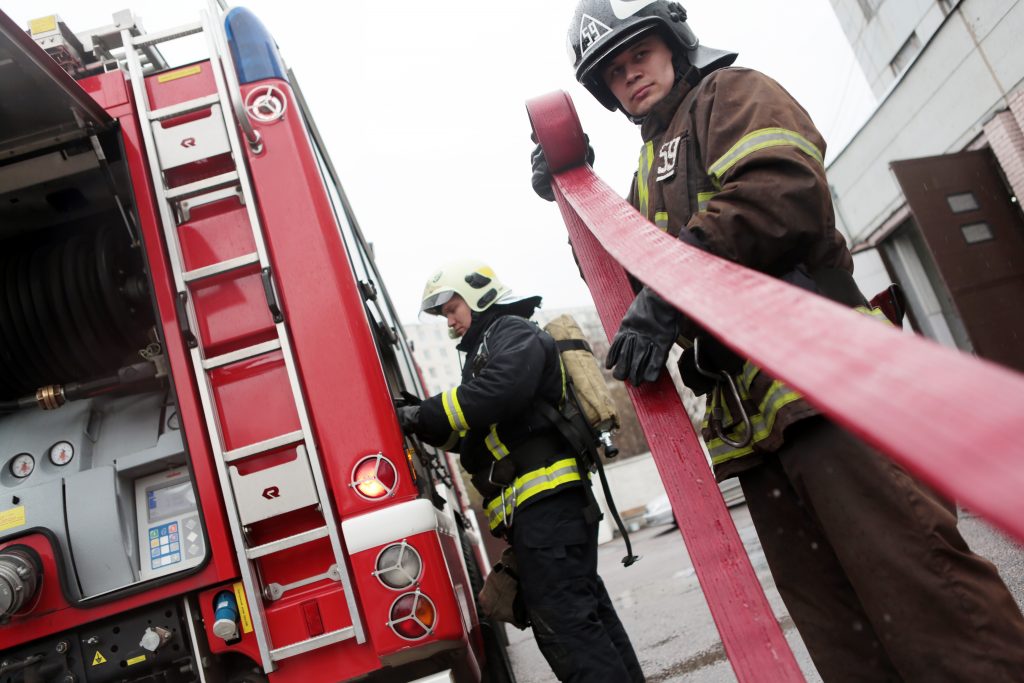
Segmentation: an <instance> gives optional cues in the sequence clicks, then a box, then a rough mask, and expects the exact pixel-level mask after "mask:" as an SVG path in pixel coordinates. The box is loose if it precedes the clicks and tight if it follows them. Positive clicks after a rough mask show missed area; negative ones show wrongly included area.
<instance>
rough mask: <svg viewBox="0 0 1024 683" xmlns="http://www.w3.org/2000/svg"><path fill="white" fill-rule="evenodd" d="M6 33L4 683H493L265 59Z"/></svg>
mask: <svg viewBox="0 0 1024 683" xmlns="http://www.w3.org/2000/svg"><path fill="white" fill-rule="evenodd" d="M0 22H2V26H0V27H2V29H3V39H4V43H3V44H2V46H0V48H2V51H3V52H4V53H5V54H4V55H2V56H5V57H8V65H7V66H4V67H0V69H4V70H5V71H0V79H2V83H3V86H2V87H3V88H4V89H5V90H6V91H7V97H8V101H11V99H10V98H11V97H12V96H15V97H16V98H17V101H18V102H19V107H18V112H19V113H17V114H4V116H5V117H6V120H5V121H4V123H5V130H7V131H9V133H8V135H7V136H6V139H5V140H3V145H4V148H3V149H2V151H0V154H2V156H0V200H2V206H3V208H0V215H2V216H4V219H3V221H2V223H0V291H2V292H3V294H2V295H0V345H2V348H3V349H4V350H3V353H2V354H0V387H2V390H0V448H2V451H0V460H2V462H0V496H2V498H0V615H2V616H3V617H4V622H5V623H3V625H0V652H2V655H0V681H3V682H6V681H11V682H12V683H16V682H20V681H51V680H53V681H65V682H66V681H90V682H99V681H122V680H154V681H158V680H159V681H219V680H224V681H243V680H254V681H257V680H266V679H269V680H271V681H275V682H276V681H281V682H287V683H292V682H298V681H302V683H318V682H320V681H322V682H324V683H327V682H335V681H340V680H348V679H351V678H358V677H362V676H369V677H370V678H371V679H374V680H376V678H375V677H380V678H381V680H411V679H412V678H416V677H419V676H427V675H434V674H438V672H442V676H443V678H442V679H441V680H448V678H449V676H452V675H454V676H456V677H457V678H459V679H465V680H473V679H477V678H479V675H480V670H481V666H482V665H483V662H484V658H483V657H482V655H481V653H482V650H483V648H484V643H485V640H486V642H487V643H489V644H490V645H494V642H495V641H494V639H493V638H487V639H485V638H484V637H483V635H482V633H481V628H480V624H479V622H478V620H477V616H476V607H475V602H474V595H475V592H476V588H478V587H479V586H478V585H476V586H474V585H473V584H474V583H476V584H478V583H479V571H478V569H479V566H481V565H482V566H486V559H485V558H484V557H483V556H482V555H480V554H479V553H480V550H479V542H478V538H477V537H476V528H475V524H474V523H473V519H472V516H471V515H472V513H468V514H467V512H466V511H467V507H466V505H465V497H464V496H462V495H460V492H459V489H458V488H457V487H456V486H454V485H453V484H454V482H453V481H452V478H451V476H450V474H449V472H450V471H451V470H450V469H449V464H448V462H447V461H446V460H445V456H444V454H441V453H436V452H434V451H432V450H430V449H425V448H423V447H421V446H420V445H419V444H414V443H407V442H406V441H404V440H403V437H402V434H401V431H400V430H399V429H398V425H397V421H396V419H395V415H394V408H393V397H395V396H398V395H400V393H401V392H402V391H407V392H412V393H415V394H419V395H422V393H423V389H422V383H421V381H420V380H419V378H418V376H417V373H416V370H415V367H414V365H413V362H412V359H411V355H410V353H409V349H408V346H407V343H406V342H405V340H404V336H403V334H402V332H401V329H400V326H399V325H398V322H397V319H396V317H395V315H394V311H393V310H391V305H390V301H389V300H388V298H387V295H386V292H385V291H384V289H383V286H382V284H381V282H380V278H379V274H378V272H377V270H376V267H375V266H374V264H373V261H372V255H371V253H370V249H369V246H368V245H367V244H366V242H365V241H364V239H363V237H362V234H361V232H360V230H359V226H358V224H357V223H356V222H355V219H354V216H352V214H351V210H350V207H349V205H348V202H347V199H346V198H345V196H344V192H343V190H342V189H341V187H340V185H338V184H337V179H336V178H335V174H334V169H333V167H332V165H331V163H330V159H329V157H328V156H327V155H326V154H325V153H324V150H323V146H322V144H321V143H320V140H319V135H318V133H317V131H316V128H315V126H314V125H313V123H312V120H311V118H310V117H309V115H308V111H307V110H306V107H305V104H304V102H303V101H302V98H301V93H300V92H299V91H298V89H297V85H296V84H295V83H294V77H293V76H292V75H291V74H290V73H288V72H286V70H285V69H284V67H283V62H282V61H281V60H280V57H279V56H278V54H277V51H276V45H275V44H274V43H273V40H272V38H270V36H269V34H267V33H266V31H265V29H263V27H262V26H261V25H260V24H259V22H258V21H257V20H256V19H255V17H253V16H252V15H251V14H250V13H248V12H246V11H244V10H239V9H236V10H232V11H231V12H229V13H228V14H227V15H226V17H224V18H223V26H224V27H225V28H226V30H225V28H222V18H221V15H220V12H219V10H217V9H216V8H213V7H211V9H210V11H209V12H207V13H205V14H204V20H203V21H202V22H200V23H198V24H196V25H194V26H190V27H184V28H183V29H177V30H173V31H168V32H163V33H160V34H144V33H142V32H141V30H139V29H138V27H137V23H136V22H135V21H134V19H133V18H132V17H130V15H128V14H126V13H122V14H119V15H118V16H117V17H115V24H114V26H113V27H112V28H110V29H108V30H107V32H106V33H104V34H102V35H101V34H92V35H89V36H85V39H84V40H83V39H80V38H78V37H77V36H75V35H74V34H71V33H70V32H69V31H67V29H66V27H64V26H63V24H61V23H60V22H59V21H58V20H57V19H56V18H51V19H50V20H41V21H40V22H33V26H32V35H31V36H29V35H26V33H25V32H23V31H21V30H20V29H18V28H17V27H16V26H14V25H13V23H12V22H11V21H10V20H9V19H8V18H7V17H6V16H3V15H2V14H0ZM190 33H192V34H195V35H196V36H198V37H201V38H202V39H203V40H204V41H205V45H207V46H208V50H209V58H208V59H203V60H200V61H197V62H194V63H191V64H186V65H184V66H182V67H179V68H175V69H169V68H166V64H164V63H163V59H162V57H161V56H160V52H159V50H158V49H157V45H158V44H159V43H160V42H161V41H164V40H170V39H177V38H179V37H181V36H183V35H187V34H190ZM33 39H34V40H33ZM40 46H42V47H45V48H46V49H47V52H48V53H49V54H50V55H52V56H53V58H52V59H51V57H50V56H47V53H44V52H43V51H42V49H41V48H40ZM90 48H91V53H90V52H89V49H90ZM116 48H123V57H121V58H119V56H115V55H114V54H112V50H114V49H116ZM90 60H95V61H93V62H92V63H90ZM58 62H60V66H58ZM5 74H6V75H5ZM69 74H72V75H74V78H72V77H71V75H69ZM474 540H475V541H476V543H474ZM481 559H482V560H483V562H482V563H480V562H479V560H481ZM471 577H473V578H471ZM491 659H492V661H491V665H492V666H494V665H495V662H494V661H493V660H494V659H495V657H494V655H493V654H492V658H491ZM449 670H450V671H449ZM443 672H448V673H443ZM264 676H265V677H266V678H264ZM388 677H390V678H388Z"/></svg>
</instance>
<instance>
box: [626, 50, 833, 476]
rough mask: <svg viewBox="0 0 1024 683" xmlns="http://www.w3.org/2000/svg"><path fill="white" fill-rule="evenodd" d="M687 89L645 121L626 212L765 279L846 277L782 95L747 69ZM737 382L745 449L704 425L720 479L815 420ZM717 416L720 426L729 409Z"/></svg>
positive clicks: (764, 387)
mask: <svg viewBox="0 0 1024 683" xmlns="http://www.w3.org/2000/svg"><path fill="white" fill-rule="evenodd" d="M692 75H693V71H692V70H691V73H690V74H688V76H692ZM692 80H696V79H695V78H690V79H689V80H688V79H687V78H684V79H681V80H680V81H679V82H678V83H677V84H676V86H675V88H674V89H673V91H672V92H671V93H670V94H669V95H668V96H666V98H665V99H664V100H662V101H661V102H659V103H658V104H657V105H656V106H655V108H654V109H653V110H652V111H651V112H650V113H649V114H648V115H647V116H646V117H645V119H644V121H643V123H642V125H641V133H642V136H643V139H644V148H643V149H642V150H641V154H640V163H639V168H638V170H637V173H636V176H635V177H634V182H633V185H632V188H631V190H630V194H629V201H630V203H631V204H632V205H633V206H635V207H636V208H637V209H638V210H639V211H640V212H641V213H642V214H644V215H645V216H646V217H647V218H648V219H649V220H650V221H652V222H654V223H655V224H657V225H658V226H659V227H661V228H662V229H663V230H667V231H668V232H669V233H670V234H672V235H675V236H678V235H679V233H680V231H681V230H692V231H693V232H694V233H695V234H696V235H697V236H698V237H699V238H700V239H701V240H702V241H703V243H704V244H705V245H706V246H707V248H708V251H710V252H711V253H713V254H716V255H717V256H721V257H723V258H726V259H729V260H731V261H735V262H736V263H739V264H742V265H744V266H746V267H748V268H753V269H755V270H758V271H761V272H764V273H766V274H769V275H773V276H781V275H784V274H786V273H789V272H790V271H792V270H793V269H794V268H796V267H797V266H799V265H802V266H804V267H805V268H806V269H808V270H817V269H821V268H835V269H841V270H845V271H847V272H852V270H853V260H852V257H851V256H850V252H849V249H848V248H847V246H846V243H845V240H844V239H843V236H842V235H841V234H840V233H839V231H838V230H836V227H835V216H834V211H833V207H832V199H831V196H830V193H829V189H828V183H827V181H826V179H825V168H824V164H823V159H824V154H825V141H824V140H823V139H822V137H821V134H820V133H819V132H818V130H817V128H815V126H814V123H813V122H812V121H811V118H810V116H808V114H807V112H806V111H804V109H803V108H802V107H801V106H800V105H799V104H798V103H797V102H796V100H794V99H793V97H792V96H791V95H790V94H789V93H788V92H786V90H785V89H784V88H783V87H782V86H781V85H779V84H778V83H777V82H775V81H774V80H772V79H771V78H769V77H767V76H765V75H764V74H762V73H759V72H757V71H753V70H750V69H743V68H732V67H730V68H723V69H719V70H717V71H714V72H712V73H710V74H708V75H707V76H705V77H704V78H703V80H701V81H700V82H699V83H697V85H696V86H691V84H690V81H692ZM696 329H697V328H696V327H695V326H693V325H692V323H689V322H687V323H686V324H685V325H684V327H683V336H684V337H687V338H692V337H693V335H694V334H695V332H696ZM738 380H739V382H738V383H739V388H740V391H741V395H742V396H743V399H744V404H745V406H746V407H747V412H748V414H749V415H750V416H751V418H752V419H753V420H754V432H755V437H754V444H753V445H752V446H751V447H748V448H745V449H734V448H731V447H729V446H728V445H727V444H725V443H724V442H723V441H722V440H721V439H717V438H716V436H715V434H714V433H713V432H712V431H711V430H710V429H709V428H708V421H707V419H705V429H704V437H705V440H706V441H707V443H708V448H709V450H710V451H711V454H712V461H713V462H714V464H715V471H716V474H717V476H718V478H719V479H722V478H725V477H728V476H732V475H734V474H736V473H737V472H739V471H742V470H743V469H746V468H748V467H750V466H752V465H753V464H756V462H757V461H759V459H760V458H759V457H758V453H763V452H771V451H775V450H777V449H778V447H779V446H780V445H781V444H782V433H783V431H784V429H785V428H786V427H787V426H788V425H790V424H792V423H793V422H796V421H798V420H800V419H803V418H804V417H808V416H810V415H814V414H816V411H815V409H813V408H811V407H810V406H809V405H808V404H807V403H806V402H805V401H804V400H803V399H802V398H800V396H799V395H798V394H796V393H795V392H793V391H792V390H791V389H789V388H788V387H786V386H785V385H784V384H782V383H780V382H777V381H775V380H774V379H773V378H771V377H768V376H766V375H764V374H763V373H761V372H760V371H759V369H758V368H756V367H755V366H752V365H751V364H750V363H749V362H748V363H747V364H746V365H745V367H744V370H743V372H742V373H740V375H739V377H738ZM721 400H722V397H721V396H720V395H719V392H718V391H716V392H714V394H712V395H711V396H709V400H708V404H709V410H710V406H711V405H712V404H713V402H715V401H721ZM723 407H724V409H725V417H726V420H725V424H726V425H728V424H729V423H730V422H731V421H732V420H733V419H736V418H735V417H734V416H735V415H736V411H735V406H732V409H730V402H728V401H727V402H726V403H725V404H724V406H723ZM726 431H727V432H729V433H731V434H733V435H734V437H735V436H738V435H739V433H740V432H739V428H737V430H736V431H732V432H730V430H729V429H728V428H727V429H726ZM744 456H746V457H744Z"/></svg>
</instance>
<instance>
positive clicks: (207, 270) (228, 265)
mask: <svg viewBox="0 0 1024 683" xmlns="http://www.w3.org/2000/svg"><path fill="white" fill-rule="evenodd" d="M259 262H260V255H259V254H257V253H256V252H253V253H251V254H243V255H241V256H236V257H235V258H232V259H228V260H227V261H221V262H219V263H214V264H212V265H209V266H203V267H202V268H196V269H195V270H189V271H186V272H184V273H182V274H181V277H182V279H184V280H185V282H195V281H196V280H204V279H206V278H208V277H213V276H214V275H220V274H221V273H228V272H230V271H232V270H238V269H239V268H245V267H246V266H249V265H252V264H253V263H259Z"/></svg>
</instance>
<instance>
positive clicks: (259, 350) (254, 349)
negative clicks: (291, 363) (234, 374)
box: [203, 339, 281, 370]
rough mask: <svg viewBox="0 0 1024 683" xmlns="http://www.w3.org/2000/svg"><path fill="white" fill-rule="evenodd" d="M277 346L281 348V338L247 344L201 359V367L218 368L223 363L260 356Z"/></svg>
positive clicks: (227, 363) (207, 368)
mask: <svg viewBox="0 0 1024 683" xmlns="http://www.w3.org/2000/svg"><path fill="white" fill-rule="evenodd" d="M279 348H281V340H280V339H271V340H270V341H268V342H263V343H262V344H255V345H253V346H248V347H246V348H244V349H238V350H237V351H232V352H231V353H225V354H222V355H220V356H214V357H213V358H207V359H206V360H204V361H203V368H204V369H206V370H213V369H214V368H219V367H221V366H223V365H230V364H231V363H237V362H238V361H241V360H246V359H247V358H253V357H255V356H262V355H263V354H265V353H270V352H271V351H276V350H277V349H279Z"/></svg>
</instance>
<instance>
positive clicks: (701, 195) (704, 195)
mask: <svg viewBox="0 0 1024 683" xmlns="http://www.w3.org/2000/svg"><path fill="white" fill-rule="evenodd" d="M716 194H718V192H698V193H697V211H707V210H708V202H710V201H711V199H712V197H714V196H715V195H716Z"/></svg>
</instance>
